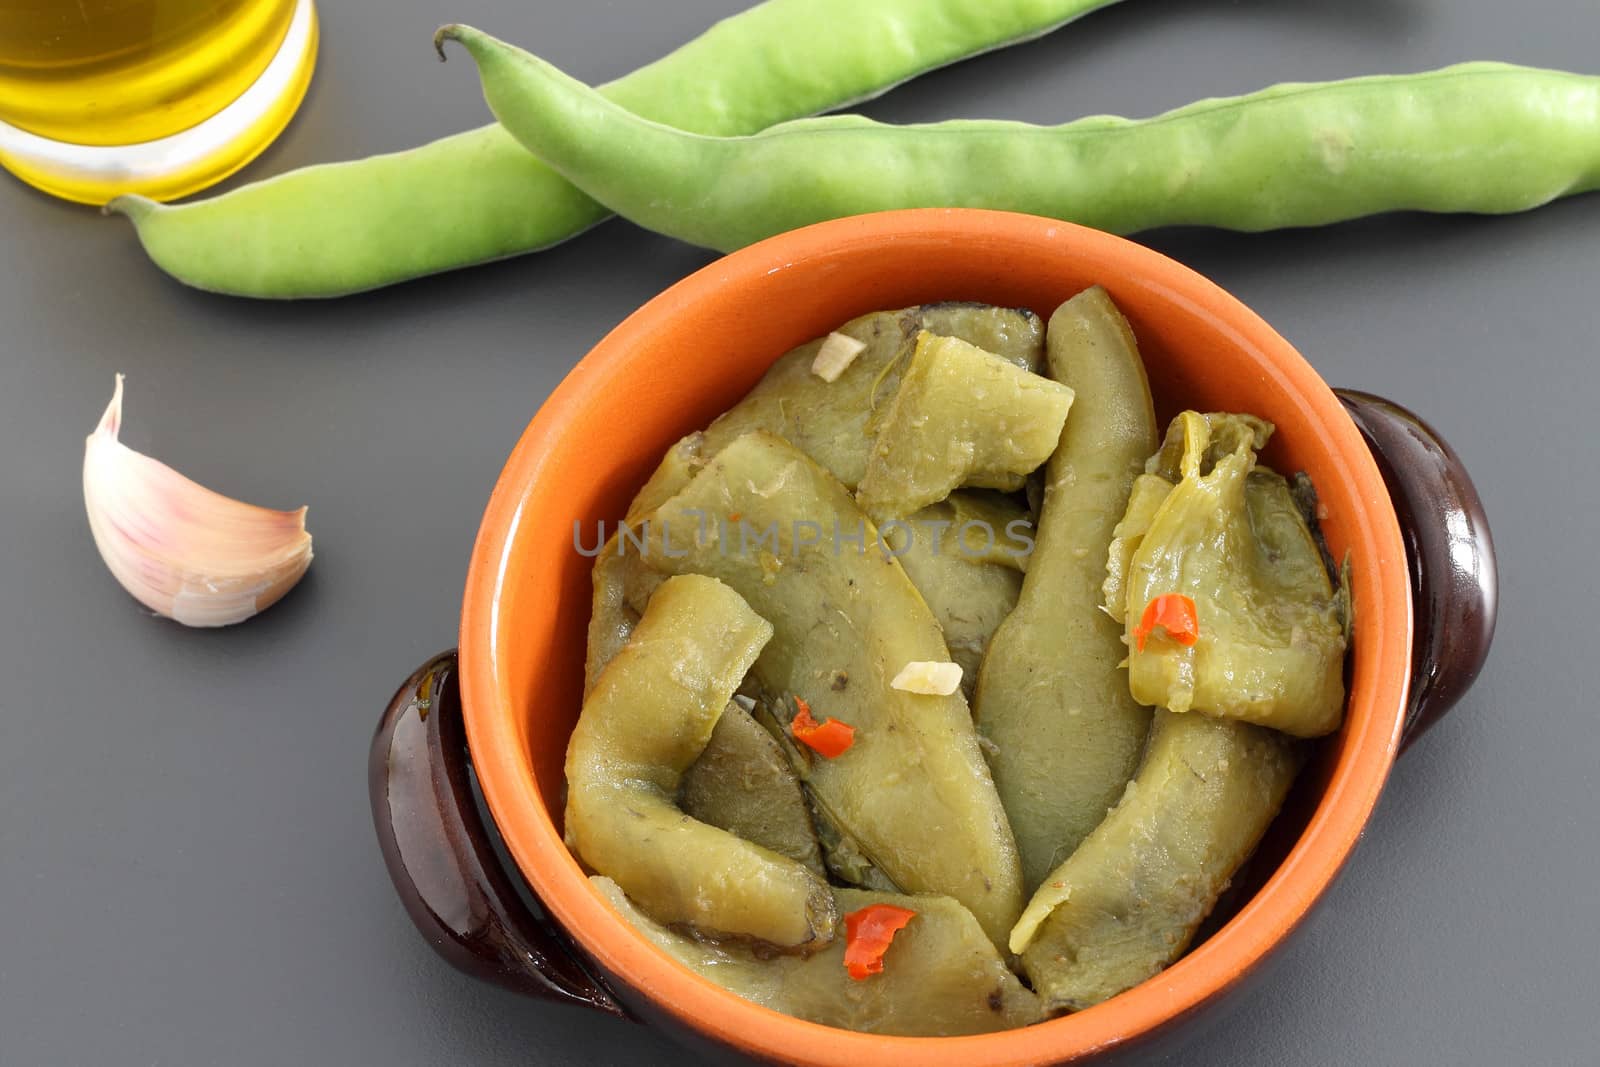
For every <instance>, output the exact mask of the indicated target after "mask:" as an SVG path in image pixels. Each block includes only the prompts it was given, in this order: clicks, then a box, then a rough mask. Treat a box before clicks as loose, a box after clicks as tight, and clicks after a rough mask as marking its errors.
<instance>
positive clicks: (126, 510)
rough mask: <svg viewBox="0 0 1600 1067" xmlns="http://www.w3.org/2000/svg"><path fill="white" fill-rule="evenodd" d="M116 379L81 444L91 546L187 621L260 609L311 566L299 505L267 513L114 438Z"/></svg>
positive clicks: (133, 585) (146, 597)
mask: <svg viewBox="0 0 1600 1067" xmlns="http://www.w3.org/2000/svg"><path fill="white" fill-rule="evenodd" d="M121 427H122V375H120V374H119V375H117V386H116V391H115V392H114V393H113V394H112V396H111V403H110V404H109V405H108V406H107V407H106V412H105V414H104V415H102V416H101V417H100V425H98V426H96V427H95V430H94V432H93V433H91V434H90V435H89V438H88V441H87V442H86V443H85V446H84V452H83V502H84V505H85V507H86V508H87V509H88V512H89V529H90V530H91V531H92V532H93V533H94V543H95V547H96V548H98V549H99V550H100V556H101V558H102V559H104V560H105V561H106V566H107V567H109V568H110V569H111V573H112V575H114V576H115V577H116V579H117V581H118V582H120V583H122V587H123V588H124V589H126V590H127V591H128V592H129V593H131V594H132V595H133V597H134V599H136V600H138V601H139V602H140V603H141V604H143V605H145V606H146V607H148V608H149V609H150V610H152V611H154V612H156V613H157V614H158V615H165V616H167V617H168V618H170V619H176V620H177V621H178V622H181V623H183V624H184V625H185V626H228V625H231V624H233V623H236V622H243V621H244V620H245V619H248V618H250V617H251V616H252V615H255V614H256V613H258V612H260V611H264V610H266V609H267V608H268V607H270V606H271V605H272V604H273V603H275V602H276V601H277V600H278V598H279V597H281V596H283V594H285V593H287V592H288V591H289V590H290V589H291V588H293V586H294V584H295V583H296V582H298V581H299V580H300V576H301V575H303V574H305V572H306V568H307V567H308V566H310V565H311V535H310V534H309V533H307V532H306V509H305V508H301V509H300V510H298V511H273V510H271V509H269V508H260V507H256V506H255V505H253V504H246V503H243V502H242V501H238V500H233V499H230V498H228V497H225V496H223V495H222V494H221V493H216V492H213V491H212V490H210V489H207V488H206V487H205V486H203V485H200V484H198V483H196V482H193V481H191V480H190V479H188V478H185V477H184V476H183V475H181V474H179V473H178V472H177V471H175V470H173V469H172V468H171V467H169V466H167V465H166V464H165V463H162V462H160V461H159V460H155V459H151V458H150V457H149V456H146V455H143V454H142V453H139V452H135V451H134V450H133V449H131V448H129V447H127V446H126V445H124V444H123V443H122V442H121V441H119V440H118V439H117V434H118V432H119V431H120V430H121Z"/></svg>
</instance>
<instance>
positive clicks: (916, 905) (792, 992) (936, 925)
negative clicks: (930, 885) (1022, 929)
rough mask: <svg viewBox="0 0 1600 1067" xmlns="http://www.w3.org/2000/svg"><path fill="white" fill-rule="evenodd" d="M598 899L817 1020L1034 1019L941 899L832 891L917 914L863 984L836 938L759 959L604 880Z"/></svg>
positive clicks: (869, 1026)
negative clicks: (658, 914) (807, 950)
mask: <svg viewBox="0 0 1600 1067" xmlns="http://www.w3.org/2000/svg"><path fill="white" fill-rule="evenodd" d="M591 881H592V882H593V884H594V887H595V888H596V889H597V890H598V891H599V892H600V894H601V896H603V897H605V899H606V900H607V901H608V902H609V903H610V904H611V906H612V907H614V908H616V909H617V911H618V912H620V913H621V914H622V917H623V918H624V919H626V920H628V922H629V923H631V924H632V925H633V927H634V928H635V929H637V930H638V931H639V932H640V933H641V934H643V935H644V936H645V937H647V938H649V939H650V940H651V941H652V942H654V943H655V944H656V945H657V946H658V947H659V948H661V949H662V950H663V951H664V952H666V954H667V955H669V956H671V957H672V958H673V959H675V960H677V961H678V962H679V963H681V964H683V965H684V966H685V967H687V968H689V969H690V970H691V971H694V972H695V973H696V974H699V975H701V976H703V977H705V978H708V979H710V980H711V981H712V982H715V983H716V984H717V985H720V986H722V987H723V988H724V989H727V990H730V991H732V992H734V993H737V994H739V995H740V996H742V997H744V998H745V999H747V1000H753V1001H755V1002H756V1003H757V1004H760V1005H763V1006H764V1007H768V1008H771V1009H772V1010H774V1011H781V1012H784V1013H785V1014H788V1015H793V1016H796V1017H798V1018H801V1019H808V1020H810V1021H811V1022H814V1023H821V1024H822V1025H824V1026H838V1027H843V1028H845V1029H848V1030H859V1031H861V1032H863V1033H869V1034H900V1035H903V1036H908V1037H958V1036H960V1035H963V1034H985V1033H990V1032H992V1031H995V1030H1009V1029H1012V1028H1014V1027H1018V1026H1027V1025H1029V1024H1030V1023H1035V1022H1038V1021H1040V1019H1041V1018H1042V1015H1041V1013H1040V1011H1039V1000H1038V998H1037V997H1035V996H1034V995H1033V994H1032V993H1030V992H1028V990H1026V989H1024V988H1023V986H1022V983H1021V982H1019V981H1017V978H1016V976H1015V975H1013V974H1012V973H1011V972H1010V971H1008V970H1007V969H1006V965H1005V963H1004V962H1002V961H1001V959H1000V956H999V954H998V953H996V952H995V948H994V946H993V945H992V944H990V943H989V940H988V938H986V937H985V936H984V934H983V930H982V928H981V927H979V926H978V924H977V922H975V921H974V920H973V918H972V913H971V912H969V911H967V910H966V909H965V908H963V907H962V906H961V905H960V904H957V903H956V902H955V901H953V900H951V899H950V898H949V897H939V896H910V897H908V896H900V895H896V894H890V893H870V892H863V891H861V890H857V889H839V890H835V896H836V897H837V898H838V907H839V910H840V911H841V912H851V911H856V910H857V909H860V908H865V907H867V906H869V905H872V904H892V905H894V906H896V907H903V908H910V909H912V910H914V911H915V912H916V913H917V916H916V918H914V919H913V920H911V922H910V924H908V925H907V926H906V928H905V929H903V930H901V931H900V932H898V933H897V934H895V936H894V940H893V941H892V942H891V943H890V945H889V950H888V952H886V953H885V954H884V966H883V973H882V974H876V975H873V976H872V977H871V978H869V979H867V980H866V981H857V980H855V979H853V978H851V977H850V976H849V974H848V973H847V972H846V971H845V967H844V950H845V946H844V944H843V939H842V938H840V939H836V940H835V941H834V942H833V943H832V944H831V945H829V946H828V947H826V948H824V949H823V950H822V951H820V952H818V953H817V954H816V955H814V956H809V957H806V958H799V957H795V956H780V957H778V958H776V959H760V958H758V957H756V956H754V955H752V954H751V953H750V952H749V951H748V950H747V949H745V948H743V947H741V946H735V945H716V944H710V943H708V942H705V941H700V940H696V939H695V938H692V937H686V936H684V935H683V934H680V933H677V932H676V931H673V930H669V929H667V928H666V927H664V926H662V925H661V924H660V923H658V922H655V921H654V920H653V919H651V918H650V916H648V915H646V914H645V913H644V912H642V911H641V910H639V908H638V907H636V906H635V905H634V903H633V902H632V901H631V900H629V899H628V898H627V896H626V895H624V893H623V892H622V890H621V888H620V887H618V886H617V884H616V883H615V882H613V881H611V880H610V879H609V878H593V879H591Z"/></svg>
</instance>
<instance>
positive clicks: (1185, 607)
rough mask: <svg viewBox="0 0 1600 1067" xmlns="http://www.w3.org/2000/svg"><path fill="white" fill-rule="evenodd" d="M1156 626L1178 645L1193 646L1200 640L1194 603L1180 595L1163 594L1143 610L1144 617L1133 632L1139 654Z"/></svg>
mask: <svg viewBox="0 0 1600 1067" xmlns="http://www.w3.org/2000/svg"><path fill="white" fill-rule="evenodd" d="M1157 626H1159V627H1161V628H1162V629H1163V630H1165V631H1167V636H1168V637H1170V638H1172V639H1173V640H1174V641H1176V642H1178V644H1180V645H1185V646H1187V645H1192V644H1194V643H1195V642H1196V641H1197V640H1199V638H1200V618H1199V616H1198V615H1197V614H1196V613H1195V609H1194V601H1193V600H1190V599H1189V598H1188V597H1186V596H1184V595H1183V594H1182V593H1163V594H1162V595H1161V596H1158V597H1156V598H1155V599H1154V600H1152V601H1150V603H1149V605H1148V606H1146V607H1145V609H1144V617H1143V618H1141V619H1140V620H1139V625H1138V626H1137V627H1135V629H1134V631H1133V637H1134V640H1135V641H1137V642H1138V645H1139V651H1140V652H1143V651H1144V642H1145V639H1146V638H1147V637H1149V636H1150V631H1152V630H1154V629H1155V628H1156V627H1157Z"/></svg>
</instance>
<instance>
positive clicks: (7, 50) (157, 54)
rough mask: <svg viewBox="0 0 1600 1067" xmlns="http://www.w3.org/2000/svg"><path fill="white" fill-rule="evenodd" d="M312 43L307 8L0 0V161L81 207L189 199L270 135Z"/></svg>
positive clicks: (288, 111) (307, 67)
mask: <svg viewBox="0 0 1600 1067" xmlns="http://www.w3.org/2000/svg"><path fill="white" fill-rule="evenodd" d="M315 43H316V28H315V14H314V12H313V10H312V8H311V0H0V163H3V164H4V165H5V166H7V167H8V168H10V169H11V170H13V171H15V172H16V173H17V174H18V175H19V176H21V177H23V178H24V179H26V180H28V181H30V182H33V183H34V184H35V185H38V186H40V187H41V188H44V189H46V190H47V191H50V192H53V193H56V194H57V195H60V196H66V197H69V198H72V199H78V200H87V201H90V202H97V201H99V202H103V201H104V200H105V199H107V198H108V197H109V196H111V195H115V194H116V193H121V192H141V193H145V194H147V195H151V196H155V197H158V198H160V199H167V198H170V197H173V196H179V195H182V194H183V193H186V192H190V191H193V190H194V189H196V188H200V187H202V186H204V185H207V184H210V183H211V182H213V181H216V180H218V179H220V178H221V177H223V176H224V175H226V174H227V173H231V171H233V170H234V169H237V168H238V167H239V166H242V165H243V164H244V163H245V162H247V161H248V160H249V159H250V158H252V157H253V156H255V155H256V154H257V153H258V152H260V150H261V149H262V148H264V147H266V145H267V144H268V143H270V142H271V140H272V139H273V138H274V137H275V136H276V135H277V134H278V132H279V131H280V130H282V128H283V126H284V125H285V124H286V123H287V122H288V119H289V117H290V116H291V115H292V114H293V112H294V110H295V108H296V106H297V105H298V104H299V102H300V99H301V97H302V96H303V95H304V93H305V88H306V84H307V82H308V81H309V78H310V71H311V63H312V59H313V56H314V54H315ZM290 53H293V54H290ZM174 138H177V140H173V139H174ZM152 142H157V143H158V144H156V145H154V146H152ZM141 146H146V150H144V151H140V148H141Z"/></svg>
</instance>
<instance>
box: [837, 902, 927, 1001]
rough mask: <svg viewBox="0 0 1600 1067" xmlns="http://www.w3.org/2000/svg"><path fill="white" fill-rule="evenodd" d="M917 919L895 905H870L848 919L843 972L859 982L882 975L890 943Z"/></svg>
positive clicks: (852, 913)
mask: <svg viewBox="0 0 1600 1067" xmlns="http://www.w3.org/2000/svg"><path fill="white" fill-rule="evenodd" d="M916 917H917V913H916V912H914V911H911V910H909V909H907V908H897V907H895V906H894V905H893V904H868V905H867V906H866V907H864V908H862V909H861V910H860V911H852V912H851V913H850V914H849V915H846V916H845V917H844V936H845V942H844V969H845V970H847V971H849V972H850V977H851V978H854V979H855V980H856V981H858V982H859V981H862V980H864V979H866V978H869V977H871V976H872V975H875V974H882V973H883V954H884V953H885V952H888V951H889V942H891V941H893V940H894V935H895V934H896V933H898V932H899V931H900V930H902V929H904V927H905V925H906V923H908V922H910V921H911V920H912V919H915V918H916Z"/></svg>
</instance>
